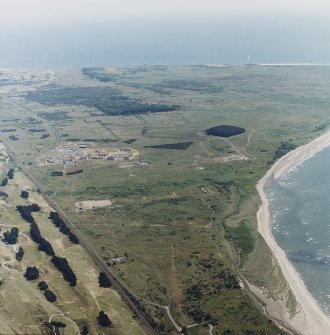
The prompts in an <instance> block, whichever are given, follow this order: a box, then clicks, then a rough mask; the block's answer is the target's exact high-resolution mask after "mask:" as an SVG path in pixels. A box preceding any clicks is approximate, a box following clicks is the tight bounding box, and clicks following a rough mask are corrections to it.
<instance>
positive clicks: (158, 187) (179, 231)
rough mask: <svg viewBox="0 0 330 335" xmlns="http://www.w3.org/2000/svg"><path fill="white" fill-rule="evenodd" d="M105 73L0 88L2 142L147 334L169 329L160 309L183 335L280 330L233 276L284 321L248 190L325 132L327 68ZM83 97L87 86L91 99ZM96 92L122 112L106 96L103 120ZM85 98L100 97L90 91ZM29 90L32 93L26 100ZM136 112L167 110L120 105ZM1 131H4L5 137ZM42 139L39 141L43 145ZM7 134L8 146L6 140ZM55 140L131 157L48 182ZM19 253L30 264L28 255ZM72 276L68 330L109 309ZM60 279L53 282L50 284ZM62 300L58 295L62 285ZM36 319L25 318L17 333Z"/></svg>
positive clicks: (69, 253)
mask: <svg viewBox="0 0 330 335" xmlns="http://www.w3.org/2000/svg"><path fill="white" fill-rule="evenodd" d="M113 71H114V70H113V69H110V70H106V69H98V70H90V71H89V72H88V75H84V74H82V73H81V72H80V71H79V70H71V71H69V72H68V73H67V74H65V73H63V72H58V73H56V72H52V75H51V76H50V75H49V76H48V77H47V76H46V77H45V75H44V76H43V77H42V78H40V81H37V82H36V83H30V84H29V85H26V89H25V91H24V90H23V89H22V87H21V86H19V89H18V88H16V87H17V86H16V85H18V84H15V83H13V84H12V85H11V86H10V87H6V88H2V89H1V91H0V92H1V107H0V116H1V118H0V139H1V140H2V141H3V142H4V143H5V144H6V145H7V146H8V148H9V149H10V150H12V151H13V152H14V153H15V155H16V158H17V160H19V162H20V164H23V165H24V166H26V168H28V170H29V171H30V172H31V173H32V174H33V176H34V177H35V178H36V179H37V180H38V181H39V182H40V183H41V184H42V185H43V189H44V191H45V192H46V193H47V194H48V195H49V196H50V197H51V199H53V200H55V201H56V202H57V203H58V204H59V205H60V206H61V208H62V209H63V211H64V212H65V215H66V217H67V218H68V219H69V220H70V222H72V223H73V224H74V225H75V226H76V227H77V228H78V229H79V230H80V231H81V232H82V233H83V234H84V236H85V237H86V238H87V239H88V241H89V242H90V244H91V245H92V246H93V248H94V249H95V250H96V251H97V253H98V254H99V255H100V257H102V259H103V261H104V263H105V264H106V265H107V266H108V268H109V271H111V272H112V273H113V274H114V275H116V276H117V278H118V279H119V280H120V281H121V282H122V283H123V285H125V286H126V287H127V288H128V289H129V291H130V292H131V294H132V296H133V297H134V299H135V301H136V304H137V305H139V306H140V308H141V310H142V311H144V312H145V314H146V315H147V316H148V318H149V320H150V322H151V323H152V325H153V327H154V328H155V329H158V331H159V332H163V333H167V334H169V333H173V334H174V333H176V331H175V329H174V325H173V322H171V321H170V320H169V318H168V317H167V313H166V308H167V307H168V306H170V309H171V313H172V316H173V317H174V319H175V320H176V322H177V323H178V324H179V325H180V326H181V327H184V329H186V330H185V331H186V333H187V334H210V333H211V334H221V335H222V334H227V335H229V334H235V335H236V334H279V333H281V331H279V330H278V328H277V327H276V325H275V324H274V322H272V321H270V320H269V319H268V318H267V317H266V316H265V315H264V314H263V312H262V309H261V307H260V306H259V305H258V304H257V303H256V302H255V301H254V299H253V298H252V297H251V295H250V293H249V292H248V291H247V290H246V283H245V282H244V280H243V279H244V278H245V279H247V280H248V281H249V282H250V283H252V284H255V285H257V286H259V287H261V288H263V289H264V291H265V293H266V294H267V295H268V296H270V297H273V298H274V299H279V298H281V299H285V300H286V303H287V306H288V308H289V309H290V311H291V312H292V313H294V312H295V301H294V299H293V298H292V295H291V294H290V291H289V289H288V286H287V284H286V282H285V280H284V279H283V276H282V274H281V271H280V270H279V268H278V266H277V263H276V262H275V261H274V259H273V258H272V255H271V253H270V251H269V249H268V247H267V245H266V244H265V242H264V240H263V239H262V238H261V237H260V236H259V235H258V234H257V232H256V212H257V209H258V206H259V203H260V202H259V198H258V196H257V192H256V189H255V184H256V182H257V181H258V180H259V179H260V178H261V177H262V176H263V175H264V174H265V172H266V171H267V170H268V169H269V167H270V166H271V164H272V163H273V162H274V160H275V159H277V158H278V157H279V156H281V155H283V154H285V153H286V152H287V151H288V150H291V149H293V148H294V147H296V146H298V145H301V144H303V143H306V142H308V141H310V140H311V139H313V138H315V137H317V136H318V135H319V134H320V133H322V132H323V131H324V130H325V128H327V126H328V124H329V122H330V116H329V113H328V110H329V105H330V98H329V96H328V87H329V84H330V83H329V81H330V79H329V78H330V76H329V71H330V68H329V67H316V66H313V67H308V66H306V67H280V66H273V67H272V66H236V67H224V68H219V67H206V66H191V67H190V66H186V67H179V66H171V67H166V66H159V67H136V68H117V69H116V71H115V75H114V73H113ZM26 76H27V74H26ZM45 78H46V79H47V80H46V79H45ZM43 85H45V87H44V88H47V91H46V93H45V91H43V89H44V88H43ZM65 86H68V87H70V91H67V92H74V97H73V99H72V101H70V96H68V95H66V96H65V101H64V99H63V97H61V99H60V98H59V97H58V96H57V95H53V96H52V100H51V101H48V100H47V99H48V98H47V97H49V95H50V94H51V90H56V89H57V88H59V87H60V88H61V89H63V87H65ZM88 87H91V88H93V89H92V91H91V92H93V94H91V95H90V96H89V95H88ZM107 87H109V92H110V93H111V94H110V93H109V94H110V95H111V96H112V95H113V94H114V93H113V92H117V93H116V94H119V95H122V97H121V99H120V104H121V105H120V108H123V109H125V113H124V114H125V115H109V114H111V113H110V112H109V113H108V111H109V110H111V99H110V100H109V99H105V100H104V101H105V102H106V104H107V105H108V106H107V109H103V112H102V110H101V109H100V108H97V107H98V106H100V105H99V102H98V103H96V102H95V101H93V97H94V98H95V97H97V99H100V97H99V94H100V92H103V93H102V94H106V92H107V89H106V88H107ZM86 88H87V89H86ZM96 88H98V89H101V90H98V91H97V94H96V93H95V92H96V91H95V89H96ZM34 90H39V91H38V94H35V95H31V94H30V96H27V92H33V91H34ZM43 92H44V93H43ZM86 92H87V93H86ZM72 94H73V93H72ZM82 94H85V96H86V99H87V100H88V101H87V102H86V101H83V99H82V98H81V97H82ZM28 97H29V98H30V99H27V98H28ZM56 97H58V101H57V102H58V104H57V103H56V101H55V100H56ZM77 97H79V99H80V100H79V101H78V100H77ZM123 97H129V99H128V100H125V99H124V98H123ZM31 99H32V100H31ZM38 101H39V102H38ZM123 101H127V105H125V104H124V103H123ZM64 103H65V104H64ZM137 104H138V105H137ZM148 104H150V105H152V106H155V105H157V104H159V105H160V106H176V108H175V109H173V110H171V111H165V112H159V113H156V112H154V110H153V109H152V110H150V111H148V108H147V107H145V110H143V112H141V113H132V115H128V114H129V113H128V112H127V110H128V111H130V110H131V109H130V108H133V107H134V108H136V106H147V105H148ZM116 106H117V107H116V108H117V109H116V110H117V111H118V105H116ZM132 106H133V107H132ZM109 108H110V109H109ZM153 108H154V107H153ZM105 112H107V113H108V114H106V113H105ZM218 125H234V126H237V127H242V128H244V130H245V133H242V134H240V135H237V136H233V137H228V138H221V137H213V136H207V135H206V134H205V130H207V129H209V128H211V127H214V126H218ZM8 129H9V130H10V129H15V131H13V132H6V131H5V132H3V130H8ZM39 130H42V131H40V132H39ZM43 134H48V135H49V136H47V137H44V138H42V135H43ZM10 135H15V136H16V137H17V138H18V140H12V139H9V136H10ZM131 139H134V141H130V140H131ZM67 141H76V142H87V143H93V148H98V149H107V150H112V149H120V148H132V149H134V150H136V151H138V152H139V155H138V156H137V157H135V158H134V159H127V160H123V161H115V160H105V159H90V160H86V161H82V162H81V163H80V162H79V163H77V166H74V167H75V168H79V169H82V170H83V172H82V173H79V174H76V175H63V176H52V172H54V171H63V169H64V166H63V165H61V164H51V163H50V164H47V165H44V166H39V165H38V163H37V162H38V159H39V158H40V157H42V156H43V157H44V156H46V157H47V156H49V157H52V152H53V151H52V150H54V149H56V148H59V147H60V145H61V144H64V143H66V142H67ZM189 142H192V144H191V145H189V146H187V147H186V148H185V150H183V149H182V148H181V146H182V145H179V146H180V148H179V147H177V148H176V146H178V144H180V143H181V144H182V143H189ZM71 164H72V163H71V162H70V161H68V162H67V165H68V166H69V167H70V165H71ZM75 164H76V163H75ZM15 178H21V179H22V181H21V182H20V184H19V185H24V182H26V179H24V177H23V176H22V175H21V176H20V174H17V177H16V176H15ZM6 187H7V188H8V187H9V186H6ZM20 187H23V186H20ZM13 192H14V191H13ZM33 194H35V195H33V196H35V197H39V198H38V199H40V196H39V195H38V194H37V193H33ZM31 196H32V195H31ZM14 199H16V198H14ZM104 199H108V200H110V201H111V206H109V207H103V208H89V209H83V208H82V209H79V208H77V206H76V205H75V204H76V203H77V202H82V201H98V200H104ZM16 200H17V201H18V199H16ZM16 200H15V201H16ZM20 201H22V200H20ZM40 201H41V199H40ZM5 213H8V214H3V215H8V219H10V220H12V219H13V218H11V217H10V216H13V215H16V216H17V214H15V211H14V209H11V210H10V209H8V210H7V211H6V212H5ZM42 213H43V212H42ZM36 218H37V219H38V223H39V221H40V226H41V227H43V226H42V222H45V228H44V229H45V233H44V234H45V236H49V237H48V239H49V240H50V241H54V247H58V248H59V249H58V250H59V252H62V253H63V254H65V255H66V257H68V258H69V257H72V258H71V259H72V262H71V263H72V267H74V268H75V271H79V269H78V268H79V263H80V262H82V256H81V255H82V254H81V253H80V252H81V251H79V252H78V248H80V247H78V246H74V247H73V246H70V248H66V246H65V245H64V244H63V242H61V241H60V236H57V235H56V233H49V235H47V229H50V228H51V229H54V228H53V227H52V226H50V227H48V228H46V222H47V214H45V213H44V214H40V215H39V214H38V215H36ZM58 234H60V233H58ZM79 250H81V248H80V249H79ZM31 255H33V256H31V257H35V258H32V259H33V260H34V261H35V262H37V261H40V257H41V256H40V253H36V254H33V253H32V254H31ZM45 257H46V256H45ZM121 257H125V260H124V261H123V262H120V264H116V261H114V260H115V259H117V258H121ZM86 259H87V258H86ZM91 266H92V265H91ZM49 271H50V270H49ZM53 271H54V270H53ZM93 271H95V270H93ZM54 276H55V274H54ZM80 276H85V279H83V280H81V285H87V286H86V287H84V288H83V289H84V292H86V293H85V294H86V295H87V296H86V297H84V299H87V297H89V298H88V299H90V300H88V301H89V302H88V303H87V304H85V305H86V306H93V307H88V308H90V309H89V310H88V311H87V310H83V311H81V310H70V309H68V310H65V311H70V313H71V315H74V319H75V320H80V319H84V318H85V319H88V318H87V315H92V316H93V317H92V318H91V319H92V320H95V317H94V315H96V312H97V307H95V305H97V304H98V306H101V307H102V306H103V305H104V304H105V300H104V299H107V297H108V295H109V299H110V300H112V299H114V293H113V292H112V291H110V290H109V291H107V292H108V293H107V294H105V295H102V297H101V295H100V293H99V292H100V291H99V290H100V289H99V288H97V287H89V285H90V282H91V280H89V279H88V278H89V273H87V272H85V273H81V274H80ZM94 276H96V275H95V273H94ZM82 278H83V277H82ZM23 282H24V280H23ZM59 282H60V280H59V278H57V279H56V278H55V277H54V283H56V285H60V284H58V283H59ZM24 283H25V282H24ZM28 284H31V283H28ZM25 285H27V284H26V283H25ZM1 290H4V288H2V289H1ZM54 290H55V288H54ZM61 290H62V289H61ZM63 290H64V289H63ZM71 290H72V289H71ZM63 292H65V295H64V296H66V295H68V296H69V294H70V288H69V287H65V291H63ZM87 292H88V293H87ZM37 293H38V292H37ZM37 293H35V294H37ZM38 294H39V293H38ZM59 294H60V293H59ZM92 294H94V296H92V297H90V295H92ZM41 298H43V297H41ZM72 299H73V298H72ZM75 299H78V298H77V297H75ZM81 299H82V298H81ZM116 301H118V300H116ZM116 304H117V303H115V304H114V306H117V305H116ZM118 304H119V302H118ZM74 305H76V304H74ZM118 306H119V305H118ZM120 306H121V305H120ZM101 307H99V308H101ZM52 308H53V307H52ZM102 308H103V307H102ZM109 308H110V307H109ZM111 308H113V311H112V312H110V311H109V315H110V318H111V319H114V320H115V318H116V317H117V320H118V324H119V323H120V322H121V324H130V323H131V319H129V317H126V316H125V315H126V314H125V315H121V314H120V313H119V312H118V308H119V307H118V308H117V309H115V307H111ZM120 308H123V307H120ZM116 313H117V314H116ZM27 320H30V319H27ZM128 320H129V321H128ZM34 322H35V320H34V319H31V321H29V325H30V324H31V325H32V324H35V323H34ZM114 324H116V321H114ZM119 329H120V327H119V326H118V331H120V330H119ZM127 329H128V328H127ZM122 331H123V333H125V331H124V328H123V330H122ZM282 333H283V332H282ZM126 334H129V330H126ZM134 334H137V333H134Z"/></svg>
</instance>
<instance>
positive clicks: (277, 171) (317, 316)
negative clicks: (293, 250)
mask: <svg viewBox="0 0 330 335" xmlns="http://www.w3.org/2000/svg"><path fill="white" fill-rule="evenodd" d="M329 145H330V131H328V132H327V133H325V134H323V135H322V136H320V137H318V138H316V139H315V140H313V141H312V142H310V143H308V144H305V145H303V146H301V147H298V148H297V149H295V150H293V151H291V152H289V153H288V154H287V155H285V156H283V157H282V158H280V159H279V160H278V161H277V162H276V163H275V164H274V165H273V166H272V167H271V169H270V170H269V171H268V172H267V173H266V175H265V176H264V177H263V178H262V179H261V180H260V181H259V182H258V184H257V190H258V192H259V194H260V197H261V200H262V205H261V207H260V209H259V211H258V214H257V219H258V231H259V232H260V234H261V235H262V236H263V238H264V239H265V241H266V242H267V244H268V246H269V247H270V249H271V250H272V252H273V255H274V256H275V257H276V259H277V261H278V263H279V265H280V267H281V270H282V272H283V275H284V277H285V278H286V280H287V282H288V284H289V286H290V288H291V290H292V292H293V293H294V295H295V297H296V300H297V302H298V308H297V314H296V315H295V316H294V317H293V318H290V315H289V311H287V310H286V307H285V304H284V305H283V304H282V306H280V305H281V304H276V303H274V302H271V301H270V299H264V301H265V303H266V311H267V313H268V314H269V316H270V317H274V318H275V319H279V318H280V323H281V324H282V325H283V326H284V327H285V328H287V329H291V330H294V331H295V333H298V334H302V335H323V334H330V319H329V318H328V317H327V316H326V315H325V313H324V312H323V311H322V310H321V308H320V307H319V305H318V304H317V302H316V301H315V299H314V298H313V297H312V296H311V294H310V293H309V292H308V290H307V289H306V287H305V285H304V284H303V282H302V280H301V279H300V277H299V275H298V273H297V272H296V271H295V269H294V267H293V265H292V264H291V263H290V262H289V260H288V258H287V256H286V254H285V252H284V251H283V250H282V249H281V248H280V247H279V246H278V245H277V244H276V242H275V240H274V237H273V235H272V233H271V229H270V215H269V208H268V207H269V204H268V200H267V197H266V194H265V191H264V186H265V184H266V183H267V182H268V181H269V180H270V179H275V180H276V179H278V178H280V177H281V176H283V175H284V174H285V173H287V172H288V171H290V170H291V169H292V168H294V167H295V166H297V165H298V164H299V163H301V162H303V161H305V160H306V159H308V158H310V157H311V156H313V155H314V154H315V153H316V152H318V151H320V150H322V149H324V148H325V147H327V146H329ZM254 291H256V288H254ZM255 293H256V292H255ZM258 293H259V295H260V294H261V292H258ZM266 300H267V301H266ZM279 308H280V309H282V310H281V311H279Z"/></svg>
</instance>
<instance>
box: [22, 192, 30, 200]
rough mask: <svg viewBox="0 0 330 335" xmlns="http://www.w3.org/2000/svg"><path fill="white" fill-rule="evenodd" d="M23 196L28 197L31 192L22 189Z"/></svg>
mask: <svg viewBox="0 0 330 335" xmlns="http://www.w3.org/2000/svg"><path fill="white" fill-rule="evenodd" d="M21 197H22V198H23V199H28V197H29V192H28V191H22V192H21Z"/></svg>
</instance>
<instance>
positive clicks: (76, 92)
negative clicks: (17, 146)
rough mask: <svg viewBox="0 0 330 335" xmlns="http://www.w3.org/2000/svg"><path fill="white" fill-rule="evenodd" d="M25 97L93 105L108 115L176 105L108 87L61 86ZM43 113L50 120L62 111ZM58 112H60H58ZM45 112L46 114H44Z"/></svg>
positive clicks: (50, 103) (155, 110) (168, 108)
mask: <svg viewBox="0 0 330 335" xmlns="http://www.w3.org/2000/svg"><path fill="white" fill-rule="evenodd" d="M27 98H28V99H29V100H32V101H36V102H39V103H41V104H44V105H48V106H56V105H59V104H65V105H83V106H86V107H94V108H97V109H99V110H100V111H102V112H103V113H104V114H108V115H134V114H145V113H159V112H170V111H174V110H177V108H178V106H174V105H165V104H158V103H157V104H149V103H141V102H138V101H137V100H135V99H132V98H130V97H128V96H125V95H123V94H121V93H120V92H119V91H118V90H117V89H113V88H109V87H77V88H72V87H63V88H56V89H48V90H43V91H42V90H41V91H36V92H29V93H28V95H27ZM56 113H57V114H54V113H43V114H42V116H43V117H45V118H47V119H48V120H50V118H51V119H52V120H54V119H59V118H61V116H62V114H61V113H64V112H56ZM59 113H60V114H59ZM46 114H47V115H46Z"/></svg>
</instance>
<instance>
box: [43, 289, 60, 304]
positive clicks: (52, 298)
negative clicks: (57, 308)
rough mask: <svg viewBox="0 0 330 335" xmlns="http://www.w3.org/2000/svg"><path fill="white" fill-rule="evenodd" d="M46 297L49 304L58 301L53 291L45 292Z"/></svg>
mask: <svg viewBox="0 0 330 335" xmlns="http://www.w3.org/2000/svg"><path fill="white" fill-rule="evenodd" d="M44 296H45V298H46V299H47V301H49V302H55V301H56V299H57V297H56V294H55V293H54V292H53V291H51V290H45V291H44Z"/></svg>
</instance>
